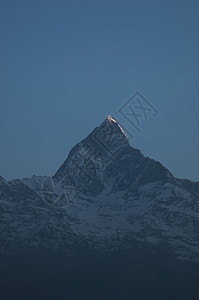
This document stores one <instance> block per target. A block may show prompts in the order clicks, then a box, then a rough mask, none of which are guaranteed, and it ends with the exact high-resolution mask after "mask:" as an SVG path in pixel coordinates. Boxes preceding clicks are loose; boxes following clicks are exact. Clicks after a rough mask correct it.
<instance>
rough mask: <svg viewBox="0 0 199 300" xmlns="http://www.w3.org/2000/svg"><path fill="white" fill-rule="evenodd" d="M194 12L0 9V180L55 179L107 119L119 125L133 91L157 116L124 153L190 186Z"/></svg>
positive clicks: (161, 7) (178, 8)
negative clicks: (132, 150) (134, 153)
mask: <svg viewBox="0 0 199 300" xmlns="http://www.w3.org/2000/svg"><path fill="white" fill-rule="evenodd" d="M198 11H199V2H198V1H193V0H191V1H160V0H159V1H140V0H138V1H61V0H56V1H49V0H48V1H45V0H40V1H36V0H34V1H29V0H26V1H20V0H18V1H11V0H6V1H5V0H2V1H1V4H0V51H1V56H0V70H1V72H0V76H1V77H0V108H1V109H0V136H1V145H0V151H1V152H0V175H1V176H3V177H5V178H6V179H13V178H21V177H28V176H32V175H33V174H36V175H44V174H46V175H51V174H54V173H55V172H56V170H57V169H58V168H59V166H60V165H61V163H62V162H63V161H64V160H65V158H66V156H67V154H68V152H69V150H70V149H71V147H73V146H74V145H75V144H76V143H77V142H78V141H80V140H81V139H83V138H84V137H85V136H87V134H88V133H89V132H90V131H91V130H93V129H94V128H95V127H96V126H97V125H99V124H100V123H101V122H103V120H104V119H105V117H106V116H107V115H109V114H110V115H112V116H113V117H114V116H119V119H120V118H121V122H124V120H123V119H122V117H121V115H119V109H120V107H121V106H122V105H123V104H125V103H126V100H128V98H129V96H131V95H132V94H133V93H134V92H136V91H139V92H141V93H142V94H143V95H144V96H145V98H146V99H147V101H149V103H150V104H151V105H153V107H155V109H157V111H158V114H157V116H155V117H152V115H151V116H148V117H147V120H145V121H143V122H142V126H141V131H140V132H133V134H134V139H133V140H132V141H131V144H132V146H135V147H136V148H139V149H141V151H142V152H143V153H144V155H146V156H149V157H151V158H154V159H156V160H159V161H160V162H161V163H162V164H163V165H165V166H166V167H167V168H169V169H170V170H171V172H172V173H173V174H174V175H175V176H177V177H180V178H188V179H192V180H194V181H196V180H197V181H199V155H198V154H199V139H198V128H199V117H198V112H199V84H198V79H199V55H198V53H199V35H198V32H199V18H198ZM143 119H144V118H142V120H143ZM119 122H120V120H119ZM125 122H126V121H125ZM121 125H122V124H121ZM126 125H127V126H128V125H129V124H126ZM130 130H132V131H133V129H132V128H131V129H130Z"/></svg>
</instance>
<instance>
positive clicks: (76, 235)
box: [0, 116, 199, 299]
mask: <svg viewBox="0 0 199 300" xmlns="http://www.w3.org/2000/svg"><path fill="white" fill-rule="evenodd" d="M0 242H1V243H0V263H1V266H0V270H1V278H3V282H4V287H5V286H6V287H7V288H8V289H9V286H10V285H13V286H15V288H16V286H17V288H16V290H17V291H18V292H19V290H20V295H22V290H24V285H26V287H27V286H28V289H29V288H30V286H31V283H32V282H37V284H38V282H40V283H41V282H44V280H43V277H45V278H48V276H47V273H49V272H50V273H51V275H52V273H54V272H55V270H56V272H55V273H56V274H59V275H57V276H56V277H55V278H54V275H52V276H51V277H50V281H47V282H52V281H53V282H62V284H61V285H59V284H58V283H57V284H58V285H59V289H58V290H59V291H60V290H62V292H63V291H65V290H64V288H63V286H64V285H65V282H64V283H63V278H67V280H68V282H70V287H71V290H70V293H69V294H70V298H69V299H73V298H74V299H79V298H80V295H77V294H75V292H74V286H76V284H75V283H74V282H75V281H77V280H79V281H81V282H84V284H82V286H89V288H90V294H89V293H88V290H87V293H85V294H84V295H85V296H84V298H85V299H88V298H89V297H91V298H93V297H94V298H96V299H142V297H143V299H145V298H146V299H147V297H148V299H149V298H150V297H151V299H154V298H155V296H157V298H158V299H159V297H160V295H161V297H162V298H164V297H165V298H164V299H171V298H172V296H173V299H174V298H175V299H178V298H176V297H179V299H185V298H183V297H185V296H186V297H190V298H186V299H196V298H194V297H196V293H197V291H199V289H198V288H197V285H198V279H199V268H198V266H199V182H191V181H190V180H182V179H178V178H175V177H174V176H173V175H172V174H171V172H170V171H169V170H168V169H167V168H165V167H164V166H163V165H162V164H161V163H160V162H158V161H155V160H153V159H150V158H148V157H145V156H144V155H143V154H142V153H141V152H140V150H138V149H135V148H134V147H132V146H131V145H130V144H129V141H128V138H127V136H126V134H125V132H124V131H123V129H122V128H121V126H120V125H119V124H118V123H117V122H116V121H115V120H114V119H113V118H111V116H108V117H107V118H106V119H105V121H104V122H103V123H102V124H101V125H100V126H98V127H97V128H95V129H94V130H93V131H92V132H91V133H90V134H89V135H88V136H87V137H86V138H85V139H84V140H83V141H81V142H80V143H78V144H77V145H75V146H74V147H73V148H72V150H71V151H70V153H69V155H68V157H67V158H66V160H65V161H64V163H63V164H62V166H61V167H60V168H59V169H58V171H57V172H56V173H55V175H54V176H33V177H32V178H24V179H20V180H19V179H17V180H11V181H6V180H5V179H4V178H3V177H0ZM52 261H53V263H52ZM46 266H48V268H46ZM74 266H75V267H74ZM102 266H103V267H102ZM108 266H109V267H108ZM116 266H117V267H116ZM47 269H48V271H49V270H50V271H49V272H48V271H47ZM85 269H87V270H89V271H88V273H86V274H89V275H85V272H86V271H85ZM33 270H34V271H33ZM38 270H40V271H39V273H40V274H43V277H42V279H41V278H40V279H39V280H38V281H36V279H35V276H36V275H35V274H37V277H38ZM42 270H43V271H42ZM69 270H70V271H69ZM74 270H76V271H74ZM77 270H78V271H77ZM96 270H98V271H96ZM104 270H106V271H105V273H106V275H105V274H104ZM42 272H43V273H42ZM95 272H96V273H97V274H98V275H96V274H95ZM69 273H70V274H69ZM77 273H78V274H84V275H83V276H82V277H83V278H84V277H85V278H87V277H88V278H89V280H87V281H84V280H86V279H85V278H84V279H82V277H81V279H80V278H79V277H78V276H79V275H78V276H77ZM5 274H6V275H5ZM60 274H62V275H60ZM71 274H73V275H71ZM91 274H92V275H91ZM99 274H101V275H102V274H103V276H101V275H99ZM107 274H108V275H107ZM116 274H117V276H116ZM99 276H100V278H101V277H103V279H102V278H101V282H103V284H102V286H103V288H101V289H100V288H99V286H98V284H99V281H100V280H99ZM161 276H163V277H161ZM19 278H20V279H19ZM33 278H34V279H33ZM71 278H73V280H72V279H71ZM77 278H79V279H77ZM93 278H95V279H96V281H95V280H94V279H93ZM160 278H162V280H161V279H160ZM70 279H71V280H72V281H70ZM92 279H93V280H94V281H93V282H94V283H93V282H92ZM11 282H12V284H11ZM16 282H17V283H16ZM19 282H20V283H19ZM24 282H26V284H25V283H24ZM91 282H92V284H91ZM96 282H97V283H98V284H97V285H95V283H96ZM107 282H109V285H108V286H107ZM184 283H185V284H184ZM183 284H184V286H183ZM44 286H45V288H44ZM60 286H61V287H62V288H61V287H60ZM91 286H92V288H91ZM97 286H98V287H97ZM110 286H111V287H110ZM116 286H117V288H116ZM118 286H120V289H118ZM132 286H133V288H132V289H131V287H132ZM19 287H20V289H19ZM72 287H73V288H72ZM48 288H49V287H48ZM144 288H146V291H144V290H143V289H144ZM18 289H19V290H18ZM46 289H47V287H46V283H45V284H43V283H42V287H41V286H40V289H39V294H40V295H43V294H42V293H43V292H44V291H46ZM13 290H15V289H13ZM25 290H26V289H25ZM80 290H81V289H80ZM82 290H84V288H82ZM53 291H54V290H53ZM53 291H52V292H51V293H50V295H52V294H53ZM96 291H98V293H97V294H98V295H97V294H96ZM56 293H57V290H56ZM82 293H83V292H82ZM5 295H6V294H5ZM56 295H57V294H56ZM64 295H65V294H64ZM74 295H76V296H74ZM133 295H134V298H133ZM137 295H139V297H138V296H137ZM147 295H148V296H147ZM176 295H177V296H176ZM62 296H63V294H62ZM62 296H60V297H58V296H53V297H54V298H53V299H55V298H56V299H61V297H62ZM10 297H11V296H10ZM24 297H25V296H24ZM75 297H76V298H75ZM98 297H99V298H98ZM117 297H118V298H117ZM43 298H45V297H42V296H41V299H43ZM49 298H50V296H48V298H46V299H49ZM84 298H83V299H84ZM5 299H6V298H5Z"/></svg>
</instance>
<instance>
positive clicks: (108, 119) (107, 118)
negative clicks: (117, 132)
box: [106, 115, 117, 123]
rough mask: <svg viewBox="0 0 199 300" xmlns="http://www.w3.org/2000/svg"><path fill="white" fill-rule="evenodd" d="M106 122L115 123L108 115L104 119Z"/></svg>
mask: <svg viewBox="0 0 199 300" xmlns="http://www.w3.org/2000/svg"><path fill="white" fill-rule="evenodd" d="M106 121H107V123H112V122H114V123H117V122H116V121H115V120H114V119H113V118H112V117H111V115H108V116H107V117H106Z"/></svg>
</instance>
